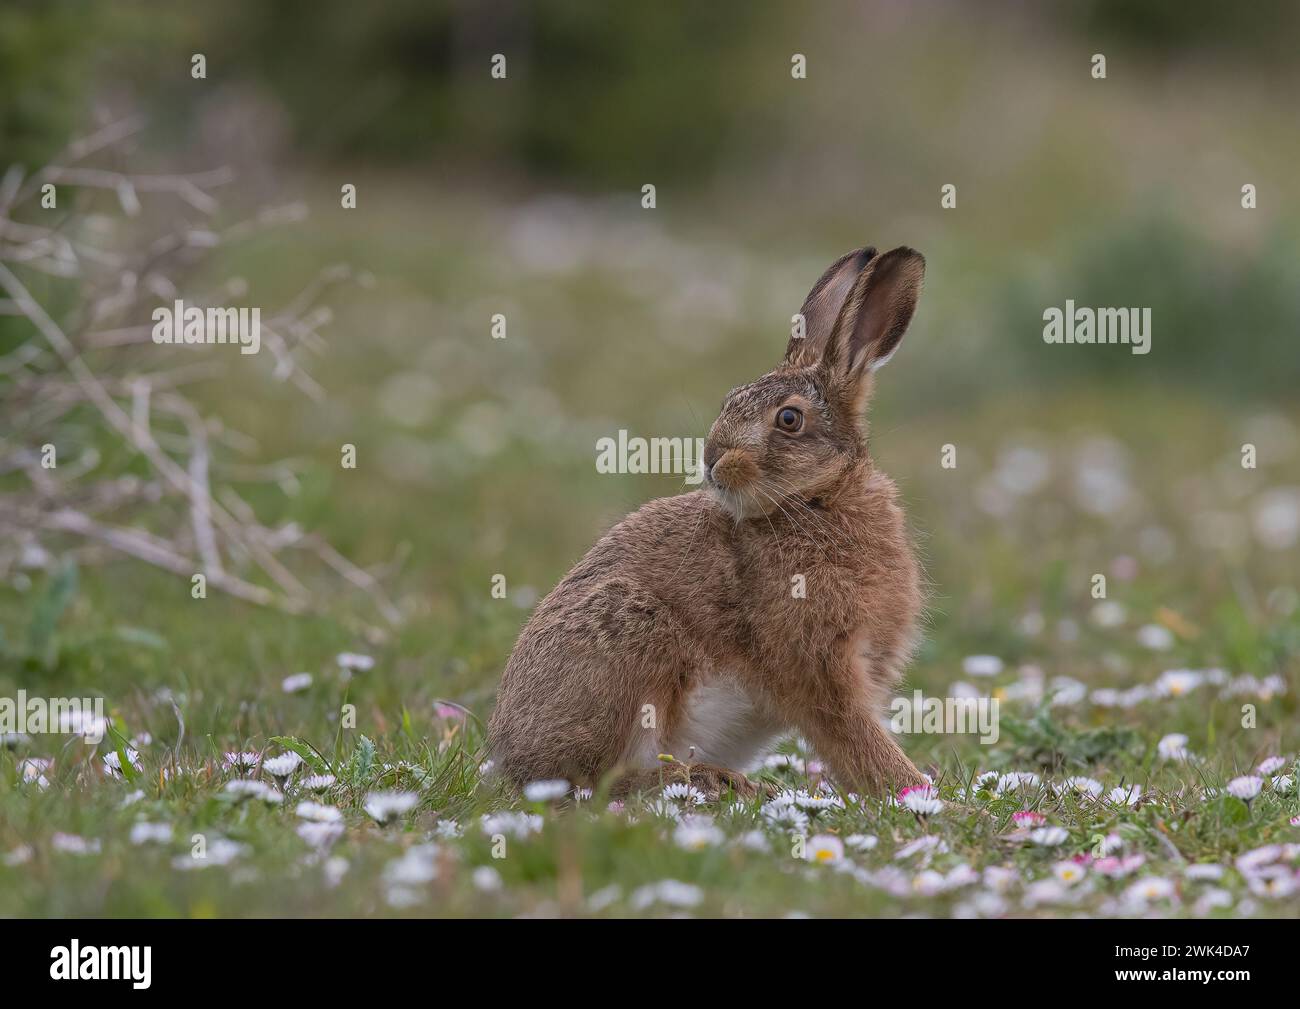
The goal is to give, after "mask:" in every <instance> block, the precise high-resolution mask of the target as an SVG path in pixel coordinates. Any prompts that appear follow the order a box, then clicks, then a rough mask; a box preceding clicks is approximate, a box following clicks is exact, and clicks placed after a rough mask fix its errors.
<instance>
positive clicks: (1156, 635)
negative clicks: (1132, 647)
mask: <svg viewBox="0 0 1300 1009" xmlns="http://www.w3.org/2000/svg"><path fill="white" fill-rule="evenodd" d="M1137 639H1138V644H1139V645H1141V646H1142V647H1143V648H1150V649H1151V650H1152V651H1153V652H1165V651H1168V650H1169V649H1170V648H1173V647H1174V635H1173V632H1172V631H1170V630H1169V628H1167V627H1162V626H1161V625H1160V624H1143V625H1142V626H1141V627H1139V628H1138V632H1137Z"/></svg>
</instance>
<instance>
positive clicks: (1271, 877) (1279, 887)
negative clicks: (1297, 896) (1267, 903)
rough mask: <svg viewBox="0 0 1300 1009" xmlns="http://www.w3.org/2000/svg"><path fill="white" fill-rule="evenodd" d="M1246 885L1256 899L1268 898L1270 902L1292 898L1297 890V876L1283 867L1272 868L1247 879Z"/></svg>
mask: <svg viewBox="0 0 1300 1009" xmlns="http://www.w3.org/2000/svg"><path fill="white" fill-rule="evenodd" d="M1246 885H1247V886H1249V887H1250V892H1251V893H1253V894H1254V895H1255V896H1256V897H1267V898H1269V899H1270V900H1274V899H1277V898H1279V897H1290V896H1291V895H1292V894H1293V893H1295V892H1296V889H1297V884H1296V878H1295V876H1294V875H1292V873H1291V870H1290V869H1288V868H1286V867H1285V866H1282V865H1275V866H1270V867H1269V868H1267V869H1265V870H1263V871H1262V872H1257V873H1255V874H1254V875H1253V876H1248V877H1246Z"/></svg>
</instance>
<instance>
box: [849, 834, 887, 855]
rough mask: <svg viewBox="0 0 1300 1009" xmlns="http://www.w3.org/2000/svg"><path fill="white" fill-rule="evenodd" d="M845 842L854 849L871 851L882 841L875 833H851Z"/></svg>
mask: <svg viewBox="0 0 1300 1009" xmlns="http://www.w3.org/2000/svg"><path fill="white" fill-rule="evenodd" d="M844 843H845V844H847V845H848V846H849V847H850V848H852V849H853V850H854V851H870V850H871V849H872V848H874V847H875V846H876V845H878V844H879V843H880V838H878V837H876V836H875V835H874V834H850V835H849V836H848V837H846V838H845V839H844Z"/></svg>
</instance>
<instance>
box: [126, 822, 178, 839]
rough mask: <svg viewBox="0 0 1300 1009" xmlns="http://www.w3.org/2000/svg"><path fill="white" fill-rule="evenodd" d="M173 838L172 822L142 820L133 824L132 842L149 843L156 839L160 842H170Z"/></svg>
mask: <svg viewBox="0 0 1300 1009" xmlns="http://www.w3.org/2000/svg"><path fill="white" fill-rule="evenodd" d="M171 839H172V825H171V824H170V823H145V822H144V821H141V822H139V823H136V824H132V826H131V843H132V844H147V843H148V842H150V841H156V842H158V843H159V844H170V843H171Z"/></svg>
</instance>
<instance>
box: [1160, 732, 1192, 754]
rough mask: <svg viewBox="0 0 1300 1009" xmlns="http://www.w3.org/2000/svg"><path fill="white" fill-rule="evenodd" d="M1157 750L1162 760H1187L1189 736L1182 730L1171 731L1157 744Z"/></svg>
mask: <svg viewBox="0 0 1300 1009" xmlns="http://www.w3.org/2000/svg"><path fill="white" fill-rule="evenodd" d="M1156 752H1157V753H1159V754H1160V759H1161V760H1186V759H1187V757H1188V755H1189V754H1188V750H1187V737H1186V736H1184V735H1183V734H1182V733H1181V732H1171V733H1170V734H1169V735H1167V736H1165V737H1164V738H1163V739H1161V740H1160V742H1159V743H1157V744H1156Z"/></svg>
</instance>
